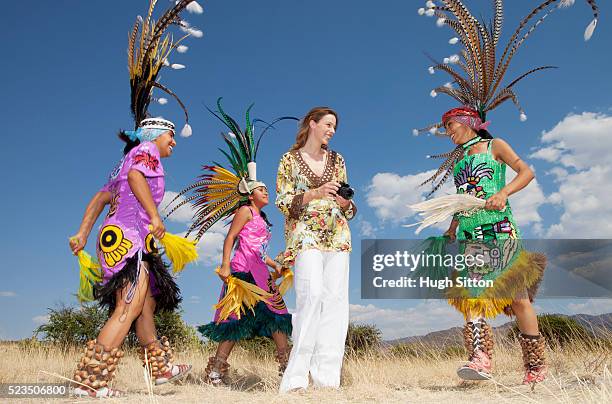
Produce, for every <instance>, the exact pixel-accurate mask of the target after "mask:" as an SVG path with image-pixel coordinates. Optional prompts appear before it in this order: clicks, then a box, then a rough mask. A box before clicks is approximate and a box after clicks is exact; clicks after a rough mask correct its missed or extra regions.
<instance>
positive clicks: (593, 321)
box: [385, 313, 612, 346]
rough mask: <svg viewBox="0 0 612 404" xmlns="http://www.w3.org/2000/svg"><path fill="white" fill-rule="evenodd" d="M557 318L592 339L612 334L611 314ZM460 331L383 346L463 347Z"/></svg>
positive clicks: (503, 330)
mask: <svg viewBox="0 0 612 404" xmlns="http://www.w3.org/2000/svg"><path fill="white" fill-rule="evenodd" d="M558 316H562V317H569V318H572V319H574V320H575V321H576V322H577V323H578V324H580V325H581V326H583V327H584V328H585V329H586V330H587V331H588V332H589V333H590V334H591V335H593V336H594V337H602V336H609V335H610V334H611V333H612V313H607V314H600V315H598V316H591V315H589V314H576V315H573V316H566V315H564V314H558ZM513 325H514V321H509V322H507V323H505V324H503V325H500V326H499V327H493V333H494V334H495V335H504V336H505V335H507V334H508V331H509V330H510V329H511V328H512V326H513ZM461 330H462V328H461V327H453V328H449V329H447V330H442V331H434V332H430V333H429V334H427V335H420V336H414V337H405V338H399V339H394V340H389V341H385V344H388V345H396V344H409V343H422V344H426V345H434V346H448V345H463V338H462V336H461Z"/></svg>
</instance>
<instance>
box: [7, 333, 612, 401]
mask: <svg viewBox="0 0 612 404" xmlns="http://www.w3.org/2000/svg"><path fill="white" fill-rule="evenodd" d="M79 357H80V352H77V351H76V350H74V349H67V350H62V349H61V348H57V347H51V346H45V345H42V344H24V343H3V344H0V358H2V360H1V361H0V383H8V382H14V383H32V382H54V383H57V382H62V380H61V379H60V378H58V377H57V376H55V375H62V376H70V375H71V374H72V372H73V370H74V366H75V364H76V362H77V361H78V359H79ZM177 357H178V358H179V359H180V360H181V362H186V363H192V364H193V366H194V369H193V371H192V373H191V374H190V375H189V377H188V378H186V379H185V380H184V381H183V382H182V384H180V385H179V384H171V385H164V386H159V387H156V388H154V389H153V391H152V394H151V393H150V392H149V390H148V388H147V385H146V383H145V379H144V375H143V368H142V366H141V365H140V362H139V361H138V359H137V357H136V354H135V353H129V354H128V355H126V358H125V360H124V361H123V362H122V363H121V366H120V367H119V371H118V373H117V377H116V379H115V382H114V386H115V388H118V389H121V390H123V391H125V392H126V393H127V396H126V397H125V398H120V399H112V400H109V401H108V402H126V403H144V402H150V403H171V402H172V403H190V402H193V403H250V404H257V403H262V404H263V403H266V404H267V403H287V402H291V403H319V402H324V403H326V402H330V403H364V402H383V403H419V404H423V403H440V402H447V403H460V402H461V403H472V402H474V403H493V402H495V403H529V402H532V403H539V402H546V403H548V402H553V403H591V402H592V403H605V402H612V373H611V369H612V363H611V362H612V354H611V353H610V348H609V345H606V344H603V343H602V344H601V345H597V344H596V345H595V346H591V347H586V346H584V345H581V344H574V345H570V346H566V347H565V348H563V349H557V350H549V352H548V357H549V363H550V376H549V378H548V379H547V380H546V381H545V382H544V383H541V384H539V385H537V386H536V388H535V390H534V391H532V390H531V388H530V387H529V386H523V385H521V384H520V381H521V378H522V373H521V371H520V367H521V360H520V350H519V348H518V346H514V345H512V344H509V343H507V342H506V343H501V344H498V349H497V350H496V352H495V357H494V366H495V369H494V380H490V381H486V382H461V381H459V380H458V378H457V377H456V375H455V369H456V367H457V366H458V365H460V364H461V362H462V358H461V357H458V356H456V357H450V358H449V357H448V356H446V357H440V356H439V355H438V353H437V351H433V350H431V349H430V348H425V347H424V348H423V349H422V356H421V355H419V357H414V356H412V355H411V356H408V357H403V358H402V357H397V356H393V355H390V354H388V353H384V352H382V351H381V352H379V353H376V354H369V355H366V356H365V357H361V358H347V359H346V361H345V365H344V370H343V381H342V387H341V388H340V389H339V390H328V389H310V390H308V391H307V392H301V393H290V394H284V395H279V394H278V392H277V390H278V385H279V377H278V376H277V374H276V363H275V362H274V361H273V359H272V358H271V357H270V358H266V357H264V358H261V357H256V356H254V355H253V354H250V353H249V352H247V351H244V350H242V349H241V348H236V350H235V352H234V353H233V354H232V356H231V357H230V364H231V365H232V368H231V374H230V379H231V384H230V385H229V386H227V387H220V388H215V387H212V386H210V385H207V384H206V383H204V381H203V376H204V374H203V373H204V368H205V366H206V361H207V357H208V352H205V351H201V352H198V351H190V352H179V353H177ZM32 401H33V402H41V400H40V399H37V400H34V399H32ZM56 401H60V402H87V401H90V400H89V399H78V400H77V399H70V400H68V399H63V400H56ZM21 402H23V401H21ZM105 402H107V401H105Z"/></svg>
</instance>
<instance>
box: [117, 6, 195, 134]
mask: <svg viewBox="0 0 612 404" xmlns="http://www.w3.org/2000/svg"><path fill="white" fill-rule="evenodd" d="M156 3H157V0H150V1H149V9H148V11H147V16H146V18H145V19H143V18H142V17H141V16H138V17H137V18H136V22H135V23H134V27H133V28H132V30H131V32H130V34H129V41H128V70H129V72H130V88H131V98H130V109H131V111H132V115H133V117H134V129H137V128H138V126H139V125H140V122H142V120H143V119H145V118H148V117H149V113H148V109H149V104H150V102H151V100H152V99H153V88H157V89H159V90H161V91H163V92H165V93H166V94H168V95H169V96H171V97H172V98H174V99H175V100H176V101H177V102H178V104H179V105H180V106H181V108H182V109H183V112H184V113H185V127H184V128H183V130H182V131H181V135H182V136H185V137H187V136H190V135H191V127H190V126H189V115H188V113H187V109H186V108H185V105H184V104H183V102H182V101H181V100H180V99H179V98H178V96H177V95H176V94H175V93H174V92H173V91H172V90H170V89H169V88H167V87H166V86H164V85H162V84H160V83H158V81H157V79H158V75H159V72H160V70H161V69H162V68H163V67H165V66H169V67H171V68H173V69H180V68H184V67H185V66H184V65H180V64H170V63H169V62H168V57H169V56H170V54H171V53H172V51H173V50H174V49H177V48H178V47H179V46H180V44H181V42H182V41H183V40H184V39H185V38H186V37H188V36H189V35H194V36H197V35H195V34H194V32H198V33H201V32H200V31H197V30H194V29H193V28H190V27H189V24H188V23H187V22H185V21H183V20H182V19H181V18H180V16H179V14H180V13H181V12H182V11H183V10H185V9H188V10H194V12H200V10H201V7H200V6H199V5H197V3H196V2H195V1H194V0H180V1H177V2H176V4H175V5H174V7H172V8H170V9H168V10H166V12H164V14H163V15H162V16H161V18H160V19H159V20H158V21H154V20H153V19H152V15H153V9H154V8H155V4H156ZM194 4H195V5H197V7H196V9H197V10H196V9H194ZM171 25H177V26H179V27H180V28H181V29H182V30H183V31H186V32H187V34H185V35H184V36H183V37H181V38H180V39H178V40H177V41H174V39H173V37H172V36H171V35H165V36H164V33H165V32H166V30H167V29H168V28H169V27H170V26H171ZM181 49H184V48H181ZM157 101H158V102H159V103H160V104H162V105H163V104H166V103H167V101H168V100H167V99H165V98H159V99H157Z"/></svg>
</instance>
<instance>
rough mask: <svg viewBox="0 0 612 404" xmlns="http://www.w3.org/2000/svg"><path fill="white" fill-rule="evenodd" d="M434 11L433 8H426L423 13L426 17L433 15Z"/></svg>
mask: <svg viewBox="0 0 612 404" xmlns="http://www.w3.org/2000/svg"><path fill="white" fill-rule="evenodd" d="M435 12H436V10H434V9H433V8H428V9H427V11H425V15H426V16H428V17H433V15H434V13H435Z"/></svg>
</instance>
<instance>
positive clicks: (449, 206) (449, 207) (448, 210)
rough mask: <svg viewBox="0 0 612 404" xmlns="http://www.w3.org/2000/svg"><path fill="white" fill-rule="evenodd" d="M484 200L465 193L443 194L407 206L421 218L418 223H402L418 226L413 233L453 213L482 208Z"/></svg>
mask: <svg viewBox="0 0 612 404" xmlns="http://www.w3.org/2000/svg"><path fill="white" fill-rule="evenodd" d="M485 203H486V201H485V200H484V199H480V198H476V197H475V196H472V195H467V194H455V195H445V196H441V197H439V198H434V199H430V200H427V201H423V202H420V203H415V204H413V205H408V207H409V208H410V209H412V210H414V211H415V212H417V213H418V215H419V216H420V217H421V218H422V220H421V221H420V222H418V223H413V224H408V225H404V227H412V226H417V225H418V226H419V227H418V228H417V229H416V231H415V234H419V233H420V232H421V230H423V229H424V228H426V227H429V226H431V225H434V224H436V223H440V222H443V221H444V220H446V219H447V218H449V217H451V216H453V215H454V214H455V213H459V212H466V213H470V212H473V211H475V210H479V209H483V208H484V206H485Z"/></svg>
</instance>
